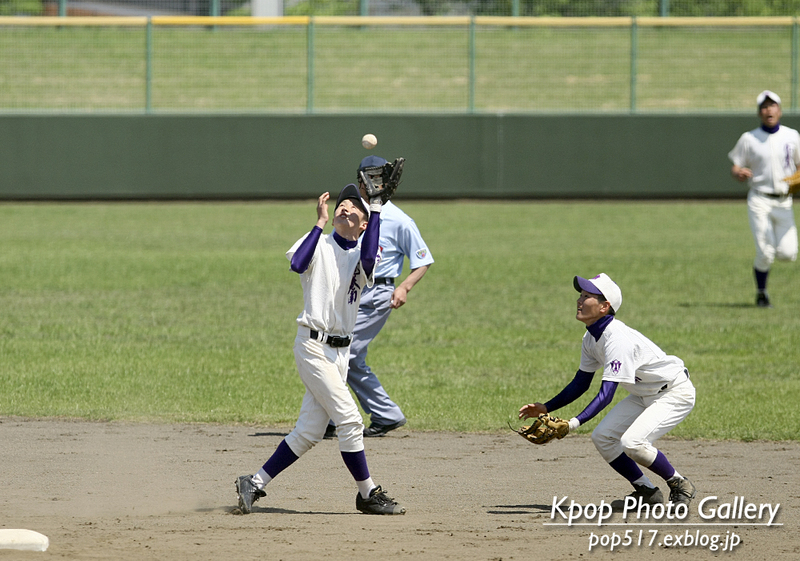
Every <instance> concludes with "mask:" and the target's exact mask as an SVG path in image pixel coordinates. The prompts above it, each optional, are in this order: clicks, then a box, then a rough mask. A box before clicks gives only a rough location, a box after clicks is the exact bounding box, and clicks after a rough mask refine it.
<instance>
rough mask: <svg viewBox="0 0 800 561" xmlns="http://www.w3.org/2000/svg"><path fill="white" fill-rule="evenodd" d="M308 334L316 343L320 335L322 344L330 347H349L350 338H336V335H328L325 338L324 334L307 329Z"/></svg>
mask: <svg viewBox="0 0 800 561" xmlns="http://www.w3.org/2000/svg"><path fill="white" fill-rule="evenodd" d="M308 331H309V334H310V335H311V338H312V339H315V340H317V341H319V340H320V338H319V336H320V335H322V338H323V341H322V342H323V343H327V344H328V345H330V346H331V347H348V346H350V337H337V336H336V335H328V336H327V337H325V334H324V333H320V332H319V331H315V330H314V329H309V330H308Z"/></svg>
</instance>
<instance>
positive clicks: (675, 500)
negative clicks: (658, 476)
mask: <svg viewBox="0 0 800 561" xmlns="http://www.w3.org/2000/svg"><path fill="white" fill-rule="evenodd" d="M667 485H669V502H671V503H672V504H674V505H679V504H684V505H686V506H687V507H688V506H689V503H690V502H691V501H692V499H693V498H694V497H695V495H697V489H695V487H694V484H693V483H692V482H691V481H689V480H688V479H686V478H685V477H680V476H678V477H673V478H672V479H668V480H667Z"/></svg>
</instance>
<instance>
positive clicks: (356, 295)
mask: <svg viewBox="0 0 800 561" xmlns="http://www.w3.org/2000/svg"><path fill="white" fill-rule="evenodd" d="M306 236H308V234H306V235H305V236H303V237H302V238H300V239H299V240H297V242H295V244H294V245H293V246H292V248H291V249H290V250H289V251H287V252H286V258H287V259H289V261H290V262H291V260H292V256H293V255H294V253H295V251H297V248H298V247H300V244H301V243H302V242H303V240H304V239H305V238H306ZM373 279H374V272H373V275H372V276H371V277H369V278H367V275H366V274H365V273H364V267H363V266H362V265H361V244H360V243H359V244H357V245H356V247H354V248H353V249H343V248H341V247H340V246H339V244H338V243H336V240H334V239H333V234H332V233H331V234H327V235H322V236H320V238H319V242H318V243H317V247H316V249H315V250H314V256H313V257H312V258H311V263H310V264H309V265H308V269H306V271H305V272H304V273H302V274H301V275H300V282H301V284H302V285H303V303H304V305H303V311H302V312H301V313H300V315H299V316H297V323H298V324H299V325H305V326H306V327H308V328H309V329H314V330H316V331H322V332H325V333H328V334H330V335H336V336H339V337H349V336H350V335H351V334H352V333H353V328H354V327H355V325H356V315H357V314H358V303H359V301H360V300H361V291H362V290H363V289H364V288H365V287H367V286H372V282H373ZM331 295H333V297H331Z"/></svg>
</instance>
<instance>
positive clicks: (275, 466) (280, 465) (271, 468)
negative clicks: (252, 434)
mask: <svg viewBox="0 0 800 561" xmlns="http://www.w3.org/2000/svg"><path fill="white" fill-rule="evenodd" d="M296 461H297V456H296V455H295V453H294V452H292V449H291V448H289V445H288V444H286V441H285V440H281V443H280V444H278V447H277V448H276V449H275V452H273V453H272V456H270V458H269V460H267V463H266V464H264V471H266V472H267V475H269V476H270V477H271V478H273V479H275V477H276V476H277V475H278V474H279V473H280V472H282V471H283V470H285V469H286V468H288V467H289V466H290V465H292V464H293V463H295V462H296Z"/></svg>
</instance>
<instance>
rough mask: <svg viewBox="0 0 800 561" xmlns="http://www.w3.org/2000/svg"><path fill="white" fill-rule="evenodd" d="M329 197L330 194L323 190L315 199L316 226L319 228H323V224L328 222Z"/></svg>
mask: <svg viewBox="0 0 800 561" xmlns="http://www.w3.org/2000/svg"><path fill="white" fill-rule="evenodd" d="M330 198H331V194H330V193H328V192H327V191H325V192H324V193H322V194H321V195H320V196H319V200H318V201H317V226H319V227H320V228H325V224H327V223H328V199H330Z"/></svg>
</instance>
